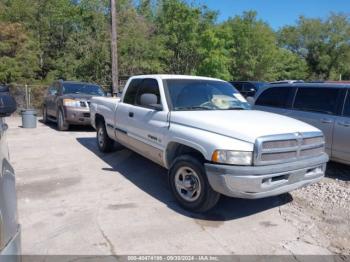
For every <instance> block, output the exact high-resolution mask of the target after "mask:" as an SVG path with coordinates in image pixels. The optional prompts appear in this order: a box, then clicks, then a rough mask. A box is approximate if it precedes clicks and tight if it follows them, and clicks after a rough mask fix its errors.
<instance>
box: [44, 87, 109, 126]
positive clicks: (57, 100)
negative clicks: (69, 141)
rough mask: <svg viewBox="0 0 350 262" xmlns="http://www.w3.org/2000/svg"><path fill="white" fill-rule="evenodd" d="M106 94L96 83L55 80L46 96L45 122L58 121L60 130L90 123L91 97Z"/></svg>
mask: <svg viewBox="0 0 350 262" xmlns="http://www.w3.org/2000/svg"><path fill="white" fill-rule="evenodd" d="M93 96H105V92H104V91H103V89H102V88H101V87H100V86H99V85H96V84H92V83H84V82H74V81H63V80H59V81H56V82H54V83H53V84H52V85H51V86H50V87H49V89H48V91H47V95H46V97H45V98H44V105H43V122H44V123H47V122H48V121H52V122H56V123H57V128H58V130H61V131H64V130H68V129H69V126H70V125H90V99H91V98H92V97H93Z"/></svg>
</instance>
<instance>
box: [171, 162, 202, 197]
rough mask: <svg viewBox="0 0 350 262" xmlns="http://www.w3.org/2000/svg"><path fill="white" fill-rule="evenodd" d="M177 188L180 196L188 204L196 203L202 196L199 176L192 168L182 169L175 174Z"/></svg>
mask: <svg viewBox="0 0 350 262" xmlns="http://www.w3.org/2000/svg"><path fill="white" fill-rule="evenodd" d="M175 187H176V191H177V192H178V194H179V195H180V196H181V198H183V199H184V200H186V201H188V202H194V201H196V200H197V199H198V198H199V196H200V194H201V183H200V179H199V176H198V174H197V173H196V172H195V171H194V170H193V169H192V168H190V167H181V168H179V169H178V170H177V172H176V174H175Z"/></svg>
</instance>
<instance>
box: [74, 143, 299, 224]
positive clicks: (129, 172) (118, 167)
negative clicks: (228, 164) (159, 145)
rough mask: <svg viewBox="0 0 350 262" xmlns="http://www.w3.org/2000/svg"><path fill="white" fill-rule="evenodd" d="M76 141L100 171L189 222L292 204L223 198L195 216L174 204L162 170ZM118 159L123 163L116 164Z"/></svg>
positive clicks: (123, 152)
mask: <svg viewBox="0 0 350 262" xmlns="http://www.w3.org/2000/svg"><path fill="white" fill-rule="evenodd" d="M77 140H78V142H79V143H80V144H82V145H83V146H85V147H86V148H87V149H89V150H90V151H91V152H93V153H94V154H96V155H97V156H98V157H99V158H101V159H102V160H104V162H105V163H107V164H108V166H109V167H107V168H103V170H106V171H111V174H113V175H117V173H116V172H118V173H120V174H121V175H122V176H124V177H125V178H126V179H128V180H129V181H131V182H132V183H133V184H134V185H136V186H137V187H138V188H140V189H141V190H143V191H144V192H146V193H148V194H149V195H151V196H152V197H154V198H156V199H158V200H159V201H161V202H163V203H164V204H166V205H167V206H168V207H169V208H171V209H173V210H174V211H176V212H178V213H180V214H182V215H185V216H188V217H191V218H195V219H200V220H207V221H217V222H220V221H226V220H232V219H238V218H242V217H246V216H249V215H252V214H255V213H259V212H262V211H265V210H268V209H271V208H274V207H278V206H281V205H284V204H286V203H289V202H291V201H292V200H293V198H292V196H291V195H290V194H284V195H281V196H276V197H270V198H265V199H258V200H247V199H237V198H229V197H225V196H223V197H222V198H221V199H220V201H219V203H218V205H217V206H216V207H215V208H214V209H213V210H211V211H210V212H208V213H206V214H200V215H198V214H194V213H191V212H187V211H185V210H183V209H182V208H180V207H179V206H178V205H177V203H176V202H175V200H174V198H173V197H172V195H171V192H170V189H169V186H168V181H167V170H165V169H164V168H162V167H160V166H158V165H157V164H154V163H152V162H151V161H149V160H147V159H146V158H144V157H142V156H140V155H138V154H136V153H133V152H132V151H130V150H128V149H125V148H124V149H123V148H119V149H118V150H116V151H115V152H114V153H110V154H103V153H100V152H99V150H98V148H97V145H96V141H95V140H96V139H95V138H87V137H81V138H77ZM121 156H123V157H121ZM121 158H122V161H117V159H121Z"/></svg>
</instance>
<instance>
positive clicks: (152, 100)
mask: <svg viewBox="0 0 350 262" xmlns="http://www.w3.org/2000/svg"><path fill="white" fill-rule="evenodd" d="M140 104H141V105H142V106H144V107H149V108H152V109H154V110H157V111H161V110H163V106H162V105H161V104H158V97H157V96H156V95H155V94H151V93H145V94H142V95H141V97H140Z"/></svg>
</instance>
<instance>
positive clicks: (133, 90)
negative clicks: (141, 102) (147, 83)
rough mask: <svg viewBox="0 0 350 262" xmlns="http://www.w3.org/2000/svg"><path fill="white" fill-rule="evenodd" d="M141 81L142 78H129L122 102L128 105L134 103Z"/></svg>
mask: <svg viewBox="0 0 350 262" xmlns="http://www.w3.org/2000/svg"><path fill="white" fill-rule="evenodd" d="M141 82H142V79H134V80H131V82H130V84H129V86H128V89H127V90H126V93H125V96H124V100H123V102H124V103H126V104H130V105H133V104H134V103H135V99H136V94H137V90H138V88H139V85H140V83H141Z"/></svg>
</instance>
